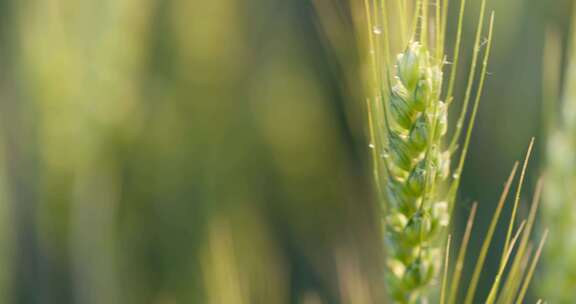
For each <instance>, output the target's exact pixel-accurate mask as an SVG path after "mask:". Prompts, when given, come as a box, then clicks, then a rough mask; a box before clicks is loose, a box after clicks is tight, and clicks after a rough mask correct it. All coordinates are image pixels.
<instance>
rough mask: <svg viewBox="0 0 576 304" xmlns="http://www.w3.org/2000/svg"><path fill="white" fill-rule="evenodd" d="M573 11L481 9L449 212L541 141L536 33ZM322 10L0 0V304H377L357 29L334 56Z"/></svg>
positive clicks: (347, 33) (493, 186)
mask: <svg viewBox="0 0 576 304" xmlns="http://www.w3.org/2000/svg"><path fill="white" fill-rule="evenodd" d="M319 2H322V1H319ZM336 2H342V3H343V1H336ZM470 2H471V3H472V4H471V5H472V6H474V5H476V4H475V3H476V1H470ZM568 3H569V1H567V0H557V1H538V0H506V1H504V0H492V1H488V6H489V7H494V8H496V10H497V12H498V13H497V14H498V16H499V18H498V19H497V20H499V21H498V23H497V24H496V29H495V33H497V34H496V36H495V40H494V46H495V49H494V53H493V57H492V58H493V59H492V61H493V63H492V67H493V68H492V70H491V73H492V74H491V75H490V77H489V79H488V82H487V84H486V95H485V98H484V100H485V101H484V102H483V104H482V106H481V112H480V115H479V121H478V124H477V131H478V132H477V133H476V136H475V139H474V140H473V142H472V147H471V151H470V158H469V160H468V161H467V169H466V170H467V171H465V174H464V176H463V191H462V195H461V197H462V198H463V203H462V205H460V206H468V204H465V203H467V202H468V201H471V200H472V199H479V200H480V201H481V202H483V201H486V202H488V201H490V202H492V201H495V200H494V198H496V197H497V193H498V191H500V187H499V184H500V183H501V181H502V180H504V178H505V176H506V174H507V172H506V171H507V170H508V167H509V166H508V164H510V163H511V160H512V159H516V158H517V157H518V155H517V151H520V150H521V149H523V148H524V145H525V143H526V142H527V141H528V138H530V137H531V136H532V135H534V134H535V133H538V123H537V119H538V118H539V116H538V108H539V106H538V102H539V100H540V97H539V93H540V92H539V89H538V88H539V83H540V82H539V78H540V76H539V75H540V71H539V65H538V64H537V63H538V62H540V58H541V57H540V55H541V54H540V53H539V52H540V50H541V48H540V45H541V43H542V39H543V35H542V32H543V31H542V29H543V24H545V23H546V22H548V21H550V20H560V21H561V22H562V25H564V26H565V24H566V21H562V20H567V14H568V13H567V12H568V11H569V10H568V9H566V7H567V6H568ZM318 7H319V6H317V5H313V4H312V2H311V1H307V0H294V1H281V0H211V1H194V0H192V1H184V0H162V1H159V0H0V267H1V269H2V271H1V272H0V303H25V304H28V303H110V304H114V303H128V304H129V303H154V304H170V303H341V302H343V303H380V300H381V299H382V298H381V297H382V293H383V292H384V290H383V289H382V286H383V275H382V268H383V266H382V262H381V261H382V257H381V248H380V246H381V240H380V232H379V231H378V228H377V227H378V224H377V218H378V217H379V214H377V211H376V210H378V209H377V208H375V207H374V206H373V198H372V196H373V195H372V191H371V190H370V189H371V186H370V184H369V180H370V173H369V171H368V170H367V167H368V166H367V163H368V157H367V156H368V152H367V149H368V143H367V142H366V139H365V137H364V133H363V131H364V121H363V119H364V113H363V112H362V105H363V103H364V100H362V98H361V97H360V95H359V94H358V92H359V91H360V89H358V88H357V87H356V86H357V85H359V84H358V81H359V80H358V79H354V77H350V74H349V73H347V71H348V69H349V68H350V67H355V65H356V64H357V63H358V62H359V61H358V59H357V56H358V54H356V53H355V51H354V50H355V48H356V44H355V43H356V38H357V37H355V36H354V35H353V34H352V33H353V31H352V30H344V31H341V32H339V33H341V34H340V35H339V36H338V37H337V40H338V41H339V44H338V45H339V46H344V49H341V48H339V49H336V48H334V47H333V46H334V45H332V44H330V43H328V41H329V40H330V39H328V38H327V37H326V33H325V32H324V31H322V30H320V29H319V28H320V27H319V25H320V21H319V18H318V16H317V15H316V14H317V9H318ZM320 7H321V6H320ZM451 11H452V8H451ZM470 11H471V12H472V13H474V12H475V9H474V8H471V9H470ZM452 13H453V12H451V14H452ZM335 15H336V16H338V18H339V19H338V20H340V21H342V23H341V24H344V26H343V29H347V28H348V27H347V26H346V25H350V26H351V24H352V22H351V19H352V18H353V17H352V16H351V15H350V12H349V11H348V10H347V8H346V6H344V5H340V6H337V10H336V11H335ZM500 16H501V17H500ZM506 16H510V17H506ZM473 21H474V20H471V21H470V23H469V24H467V25H466V28H467V29H469V30H470V31H471V30H472V28H473V24H475V22H473ZM339 24H340V23H339ZM453 28H454V25H453V24H449V31H453ZM447 36H448V37H452V36H453V35H450V34H448V35H447ZM464 36H465V37H470V36H473V35H466V34H465V35H464ZM464 44H466V43H464ZM467 45H470V44H469V43H468V44H467ZM335 52H342V53H344V54H345V55H346V56H345V57H346V58H347V65H346V66H342V65H340V64H339V63H337V62H338V61H337V60H336V59H335V57H336V54H335ZM339 57H342V56H339ZM462 60H463V61H464V63H467V62H469V60H470V58H462ZM465 65H466V64H463V66H465ZM512 114H513V115H512ZM536 135H537V134H536ZM529 188H530V187H527V192H531V189H529ZM490 207H492V206H488V207H487V208H482V207H481V208H479V217H478V220H477V221H478V226H479V227H483V225H484V226H485V225H486V224H487V222H488V221H489V218H490V216H488V214H489V213H490V212H491V211H492V209H493V208H490ZM466 208H467V207H458V208H457V210H460V211H462V212H467V210H466ZM462 218H465V216H462ZM478 230H479V231H485V229H483V228H479V229H478ZM458 237H459V236H458ZM472 243H474V237H473V239H472ZM471 252H475V251H474V250H471ZM496 263H497V260H495V261H492V263H488V264H487V265H488V266H487V274H490V276H489V277H487V278H486V279H485V278H482V280H486V281H488V279H489V278H491V277H493V274H494V272H496V270H497V264H496Z"/></svg>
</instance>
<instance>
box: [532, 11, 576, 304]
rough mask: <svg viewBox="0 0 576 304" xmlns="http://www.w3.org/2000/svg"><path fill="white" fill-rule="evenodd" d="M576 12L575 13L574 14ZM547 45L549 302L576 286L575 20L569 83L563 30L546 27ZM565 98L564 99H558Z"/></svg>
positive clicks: (544, 277)
mask: <svg viewBox="0 0 576 304" xmlns="http://www.w3.org/2000/svg"><path fill="white" fill-rule="evenodd" d="M574 16H576V14H572V17H573V18H574ZM546 38H547V40H546V45H545V49H544V61H543V66H544V88H543V91H544V103H543V104H544V106H545V108H544V111H543V113H544V115H545V116H544V121H545V122H546V124H545V127H546V128H545V131H546V136H547V143H546V150H545V151H546V162H545V175H546V187H545V191H544V207H543V208H542V215H543V220H542V222H543V225H544V226H546V227H547V228H548V229H549V230H550V240H549V242H548V245H547V248H546V250H545V251H544V256H543V258H544V260H543V268H542V270H541V277H540V278H539V283H540V286H541V288H540V292H542V294H543V295H545V297H546V299H547V300H549V301H550V303H573V301H574V297H573V296H572V294H571V293H569V292H568V293H567V292H566V291H567V290H571V289H573V288H574V286H576V234H575V233H574V225H575V224H576V22H575V20H574V19H573V20H572V27H571V29H570V35H569V46H568V48H567V58H566V60H567V65H566V66H565V69H564V71H565V72H564V73H565V77H564V85H563V91H562V94H559V92H558V91H559V88H560V87H561V85H560V73H561V72H560V71H561V69H560V63H561V61H562V58H561V57H562V51H561V41H560V37H559V34H558V33H557V32H555V31H553V30H550V31H548V32H547V37H546ZM558 101H560V102H558Z"/></svg>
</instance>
